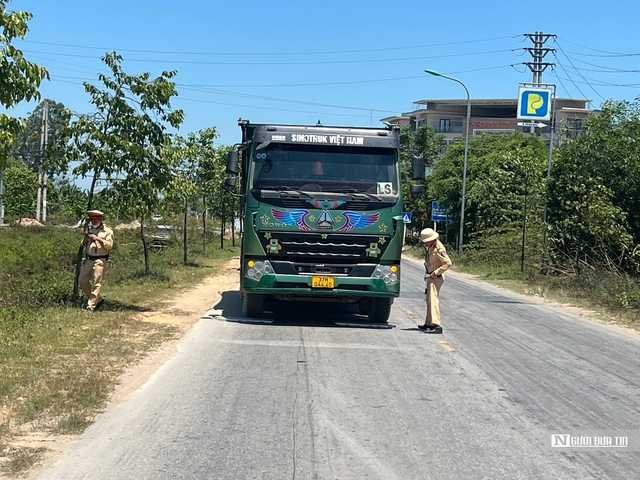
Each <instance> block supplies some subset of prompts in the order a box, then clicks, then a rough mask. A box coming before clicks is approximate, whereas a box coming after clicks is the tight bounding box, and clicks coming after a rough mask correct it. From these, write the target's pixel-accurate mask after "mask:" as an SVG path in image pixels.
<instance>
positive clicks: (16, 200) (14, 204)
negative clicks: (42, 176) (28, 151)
mask: <svg viewBox="0 0 640 480" xmlns="http://www.w3.org/2000/svg"><path fill="white" fill-rule="evenodd" d="M4 180H5V194H6V202H5V204H6V209H7V213H8V214H9V215H17V216H19V217H20V218H22V217H24V216H27V215H29V214H32V213H33V212H34V211H35V203H36V200H35V195H34V193H35V191H36V189H37V188H38V178H37V175H36V174H35V173H34V172H33V171H32V170H31V169H29V168H28V167H25V166H24V165H14V166H11V167H9V168H7V169H6V171H5V173H4Z"/></svg>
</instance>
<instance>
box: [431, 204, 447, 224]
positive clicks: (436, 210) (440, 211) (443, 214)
mask: <svg viewBox="0 0 640 480" xmlns="http://www.w3.org/2000/svg"><path fill="white" fill-rule="evenodd" d="M449 220H451V217H449V215H447V210H446V209H444V208H440V205H439V204H438V202H437V201H435V200H433V201H432V202H431V221H432V222H446V221H449Z"/></svg>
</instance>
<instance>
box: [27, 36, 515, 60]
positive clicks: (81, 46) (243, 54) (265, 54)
mask: <svg viewBox="0 0 640 480" xmlns="http://www.w3.org/2000/svg"><path fill="white" fill-rule="evenodd" d="M519 36H521V35H509V36H503V37H494V38H482V39H478V40H463V41H459V42H447V43H433V44H430V45H413V46H404V47H384V48H369V49H361V50H333V51H324V52H313V51H312V52H265V53H246V52H181V51H162V50H140V49H127V48H121V49H114V48H104V47H94V46H88V45H72V44H64V43H51V42H37V41H33V40H23V41H24V42H25V43H34V44H39V45H51V46H56V47H68V48H80V49H90V50H101V51H120V52H133V53H152V54H159V55H211V56H235V57H239V56H265V57H266V56H285V55H335V54H343V53H368V52H388V51H398V50H414V49H419V48H433V47H444V46H451V45H465V44H469V43H479V42H491V41H494V40H504V39H508V38H517V37H519Z"/></svg>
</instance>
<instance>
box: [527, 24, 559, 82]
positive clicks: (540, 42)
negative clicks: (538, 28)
mask: <svg viewBox="0 0 640 480" xmlns="http://www.w3.org/2000/svg"><path fill="white" fill-rule="evenodd" d="M524 36H525V37H528V38H529V40H531V41H532V42H533V48H525V49H524V50H526V51H527V52H529V54H530V55H531V56H532V57H533V62H524V64H525V65H526V66H527V67H529V70H531V72H532V73H533V79H532V83H533V84H534V86H538V85H541V84H542V72H544V71H545V70H546V69H547V67H555V65H556V64H555V63H549V62H543V61H542V60H543V59H544V57H546V56H547V54H548V53H549V52H553V53H555V52H556V50H555V49H554V48H544V44H545V43H546V42H547V40H549V39H550V38H553V39H554V40H555V39H556V38H557V35H551V34H548V33H542V32H536V33H525V35H524Z"/></svg>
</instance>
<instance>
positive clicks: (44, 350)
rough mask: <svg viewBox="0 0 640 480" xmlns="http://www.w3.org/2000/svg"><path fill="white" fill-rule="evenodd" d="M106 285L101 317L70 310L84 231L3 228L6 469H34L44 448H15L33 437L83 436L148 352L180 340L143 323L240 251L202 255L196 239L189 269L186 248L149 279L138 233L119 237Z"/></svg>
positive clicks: (175, 246)
mask: <svg viewBox="0 0 640 480" xmlns="http://www.w3.org/2000/svg"><path fill="white" fill-rule="evenodd" d="M115 236H116V242H117V243H116V245H117V247H116V248H115V249H114V251H113V253H112V256H111V259H110V261H109V265H108V267H107V273H106V276H105V281H104V285H103V293H104V296H105V298H106V302H105V304H104V307H103V308H102V309H101V311H100V312H98V313H95V314H93V315H92V314H89V313H87V312H85V311H84V310H82V309H81V308H79V307H78V306H75V305H73V304H72V302H71V293H72V289H73V275H74V272H75V266H74V261H75V255H76V253H77V247H78V245H79V240H80V238H81V231H79V230H76V229H66V228H54V227H47V228H22V227H12V228H2V229H0V258H2V262H0V461H1V460H3V459H2V457H5V458H4V462H2V463H0V465H2V467H0V470H4V471H5V472H7V473H10V474H15V473H16V472H20V471H22V470H25V469H27V468H29V467H30V466H31V465H32V464H33V462H35V461H37V460H38V458H40V456H41V455H42V452H41V451H40V450H38V449H30V448H22V447H15V442H14V441H13V439H14V438H19V436H20V435H21V433H22V432H23V431H25V428H27V429H30V430H31V429H35V430H36V431H45V432H50V433H55V434H75V433H80V432H82V431H83V430H84V428H86V426H87V425H89V424H90V423H91V422H92V421H93V419H94V418H95V416H96V414H97V413H99V412H100V411H101V410H102V409H103V408H104V407H105V405H106V402H107V400H108V396H109V394H110V393H111V391H112V390H113V388H114V386H115V383H116V381H117V379H118V377H119V376H120V375H121V374H122V373H123V372H124V369H125V368H126V367H127V366H129V365H131V364H133V363H135V362H136V361H138V360H139V359H141V358H142V357H143V356H144V355H145V354H146V353H147V352H148V351H149V350H150V349H153V348H154V347H156V346H158V345H160V344H161V343H162V342H164V341H166V340H168V339H171V338H176V337H177V336H178V335H180V334H181V332H182V330H180V329H179V328H178V327H175V326H172V325H166V324H158V323H152V322H143V321H140V320H137V319H136V314H138V313H139V312H142V311H150V310H153V309H155V307H156V306H157V305H158V304H159V303H160V302H161V300H162V299H163V298H165V297H167V296H174V295H175V294H177V293H179V292H180V291H181V290H183V289H185V288H188V287H189V286H191V285H193V284H194V283H196V282H198V281H199V280H201V279H202V278H204V277H205V276H208V275H212V274H213V273H215V272H216V271H218V270H219V268H220V267H221V266H222V265H223V264H224V263H226V262H227V261H228V260H229V259H231V258H232V257H233V256H236V255H238V248H237V247H232V246H231V245H229V243H230V242H227V243H225V247H224V249H220V248H219V240H218V242H217V243H215V244H210V245H209V246H208V247H207V255H203V254H202V248H201V240H200V239H199V238H198V237H197V236H196V235H195V234H192V235H191V237H190V238H189V240H188V241H189V244H190V245H191V244H192V245H193V246H192V247H191V248H190V251H191V254H190V256H189V260H190V262H189V264H188V265H186V266H185V265H182V246H181V243H180V241H179V240H178V239H174V240H173V241H172V242H171V245H170V246H169V247H168V248H165V249H162V250H161V251H157V250H153V251H151V253H150V260H151V262H150V263H151V273H150V274H149V275H145V274H144V258H143V254H142V245H141V240H140V238H139V233H138V232H137V231H123V230H117V231H116V232H115Z"/></svg>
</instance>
